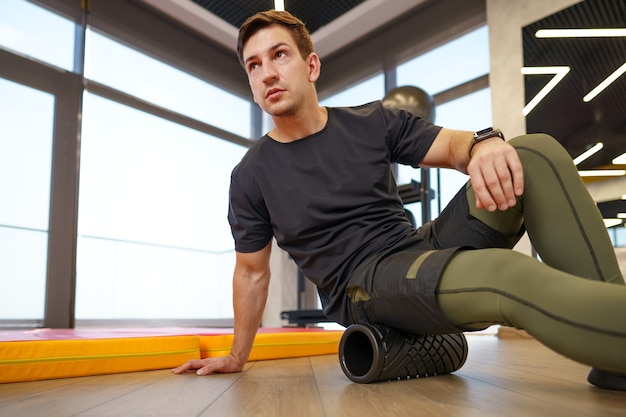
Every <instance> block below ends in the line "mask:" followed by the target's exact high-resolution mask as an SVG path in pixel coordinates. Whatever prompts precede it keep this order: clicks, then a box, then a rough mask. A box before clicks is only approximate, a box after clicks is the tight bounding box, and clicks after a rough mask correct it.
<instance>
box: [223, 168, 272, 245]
mask: <svg viewBox="0 0 626 417" xmlns="http://www.w3.org/2000/svg"><path fill="white" fill-rule="evenodd" d="M228 222H229V223H230V228H231V232H232V234H233V238H234V239H235V250H236V251H237V252H244V253H250V252H256V251H259V250H261V249H263V248H264V247H265V246H266V245H267V244H268V242H269V241H270V240H271V239H272V236H273V233H272V225H271V222H270V218H269V214H268V213H267V209H266V208H265V204H264V203H263V200H262V199H260V198H254V197H251V196H250V195H249V194H248V193H246V192H245V191H244V189H243V188H242V187H241V185H240V184H239V183H238V182H237V181H236V180H235V179H234V178H233V177H231V182H230V200H229V207H228Z"/></svg>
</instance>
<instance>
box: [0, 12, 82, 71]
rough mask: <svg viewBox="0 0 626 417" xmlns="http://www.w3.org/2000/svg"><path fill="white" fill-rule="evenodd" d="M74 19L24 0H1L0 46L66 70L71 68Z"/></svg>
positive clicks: (72, 62)
mask: <svg viewBox="0 0 626 417" xmlns="http://www.w3.org/2000/svg"><path fill="white" fill-rule="evenodd" d="M74 34H75V25H74V22H72V21H70V20H68V19H66V18H64V17H62V16H59V15H57V14H55V13H52V12H49V11H47V10H45V9H43V8H41V7H38V6H35V5H34V4H32V3H29V2H28V1H26V0H4V1H0V45H1V46H3V47H4V48H6V49H11V50H14V51H16V52H18V53H20V54H25V55H28V56H30V57H33V58H35V59H38V60H40V61H43V62H46V63H48V64H52V65H55V66H57V67H60V68H63V69H65V70H70V71H71V70H73V69H74Z"/></svg>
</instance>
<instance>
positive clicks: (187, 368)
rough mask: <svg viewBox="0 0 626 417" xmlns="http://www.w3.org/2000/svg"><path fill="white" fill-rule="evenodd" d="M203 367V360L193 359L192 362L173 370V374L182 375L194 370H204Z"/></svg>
mask: <svg viewBox="0 0 626 417" xmlns="http://www.w3.org/2000/svg"><path fill="white" fill-rule="evenodd" d="M202 366H204V363H203V362H202V361H201V360H199V359H192V360H190V361H187V362H185V363H184V364H182V365H181V366H179V367H178V368H174V369H172V373H173V374H182V373H185V372H187V371H191V370H194V369H198V368H202Z"/></svg>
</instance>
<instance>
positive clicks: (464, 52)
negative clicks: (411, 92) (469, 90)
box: [397, 26, 489, 95]
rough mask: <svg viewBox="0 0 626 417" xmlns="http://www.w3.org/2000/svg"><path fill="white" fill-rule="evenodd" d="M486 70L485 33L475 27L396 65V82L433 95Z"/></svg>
mask: <svg viewBox="0 0 626 417" xmlns="http://www.w3.org/2000/svg"><path fill="white" fill-rule="evenodd" d="M488 73H489V32H488V30H487V26H483V27H481V28H479V29H476V30H474V31H472V32H470V33H468V34H466V35H464V36H461V37H459V38H458V39H455V40H453V41H451V42H448V43H446V44H444V45H442V46H440V47H438V48H436V49H433V50H432V51H430V52H427V53H425V54H423V55H420V56H418V57H417V58H414V59H412V60H410V61H408V62H406V63H404V64H402V65H399V66H398V68H397V82H398V85H414V86H417V87H420V88H423V89H424V90H425V91H428V92H429V93H430V94H432V95H434V94H437V93H439V92H441V91H444V90H447V89H449V88H452V87H455V86H457V85H459V84H463V83H464V82H467V81H469V80H472V79H474V78H477V77H480V76H483V75H485V74H488Z"/></svg>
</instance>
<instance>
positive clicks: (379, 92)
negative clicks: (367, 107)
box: [320, 74, 385, 107]
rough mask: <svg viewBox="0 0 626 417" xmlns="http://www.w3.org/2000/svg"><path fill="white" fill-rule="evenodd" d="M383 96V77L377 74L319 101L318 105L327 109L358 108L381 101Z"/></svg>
mask: <svg viewBox="0 0 626 417" xmlns="http://www.w3.org/2000/svg"><path fill="white" fill-rule="evenodd" d="M384 96H385V77H384V75H383V74H377V75H374V76H373V77H371V78H368V79H367V80H365V81H362V82H360V83H358V84H355V85H353V86H351V87H349V88H346V89H345V90H343V91H340V92H338V93H336V94H333V95H332V96H330V97H328V98H326V99H324V100H321V101H320V104H321V105H322V106H329V107H340V106H358V105H360V104H365V103H369V102H371V101H375V100H382V99H383V97H384Z"/></svg>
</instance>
